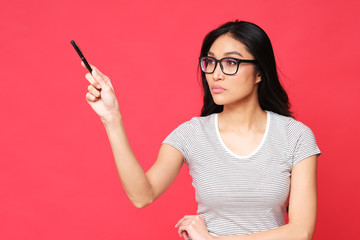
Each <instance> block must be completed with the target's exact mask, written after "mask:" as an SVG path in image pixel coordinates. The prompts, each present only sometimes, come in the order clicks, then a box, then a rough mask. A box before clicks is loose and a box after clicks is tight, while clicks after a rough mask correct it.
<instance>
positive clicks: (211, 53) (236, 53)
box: [208, 51, 243, 57]
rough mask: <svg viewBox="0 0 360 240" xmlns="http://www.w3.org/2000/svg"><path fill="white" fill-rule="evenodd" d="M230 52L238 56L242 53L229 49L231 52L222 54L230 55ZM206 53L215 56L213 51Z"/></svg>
mask: <svg viewBox="0 0 360 240" xmlns="http://www.w3.org/2000/svg"><path fill="white" fill-rule="evenodd" d="M232 54H235V55H239V56H240V57H243V55H241V53H239V52H238V51H231V52H226V53H224V55H225V56H226V55H232ZM208 55H211V56H215V54H214V53H213V52H210V51H209V52H208Z"/></svg>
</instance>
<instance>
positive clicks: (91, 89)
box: [88, 85, 101, 98]
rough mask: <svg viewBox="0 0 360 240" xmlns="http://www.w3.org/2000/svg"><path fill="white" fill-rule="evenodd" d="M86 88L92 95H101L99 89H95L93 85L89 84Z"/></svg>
mask: <svg viewBox="0 0 360 240" xmlns="http://www.w3.org/2000/svg"><path fill="white" fill-rule="evenodd" d="M88 90H89V92H90V93H91V94H92V95H94V96H95V97H97V98H98V97H100V96H101V95H100V91H99V90H97V89H96V88H95V87H94V86H93V85H89V87H88Z"/></svg>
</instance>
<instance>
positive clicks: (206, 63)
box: [201, 57, 238, 74]
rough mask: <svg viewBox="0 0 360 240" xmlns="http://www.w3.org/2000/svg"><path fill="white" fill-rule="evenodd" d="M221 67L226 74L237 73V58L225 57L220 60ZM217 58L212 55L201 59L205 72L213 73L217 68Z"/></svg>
mask: <svg viewBox="0 0 360 240" xmlns="http://www.w3.org/2000/svg"><path fill="white" fill-rule="evenodd" d="M219 63H220V65H221V69H222V71H223V72H224V73H225V74H235V73H236V71H237V68H238V62H237V61H236V60H235V59H231V58H224V59H221V61H220V62H219ZM216 65H217V64H216V60H215V59H213V58H210V57H203V58H202V59H201V69H202V70H203V71H204V72H205V73H213V72H214V71H215V68H216Z"/></svg>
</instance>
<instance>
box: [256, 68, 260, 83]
mask: <svg viewBox="0 0 360 240" xmlns="http://www.w3.org/2000/svg"><path fill="white" fill-rule="evenodd" d="M259 82H261V74H260V72H259V71H258V72H257V73H256V80H255V83H259Z"/></svg>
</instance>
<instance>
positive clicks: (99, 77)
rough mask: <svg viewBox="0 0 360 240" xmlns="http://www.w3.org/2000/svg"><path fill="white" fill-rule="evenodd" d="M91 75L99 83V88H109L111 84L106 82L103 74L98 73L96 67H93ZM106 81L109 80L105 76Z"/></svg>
mask: <svg viewBox="0 0 360 240" xmlns="http://www.w3.org/2000/svg"><path fill="white" fill-rule="evenodd" d="M92 75H93V77H94V78H95V80H96V81H97V82H98V83H99V84H100V86H101V89H106V90H108V89H109V88H111V85H110V84H108V83H107V82H106V80H105V79H104V75H101V74H99V73H98V71H97V70H96V69H93V71H92ZM107 81H108V82H110V79H109V78H107Z"/></svg>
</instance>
